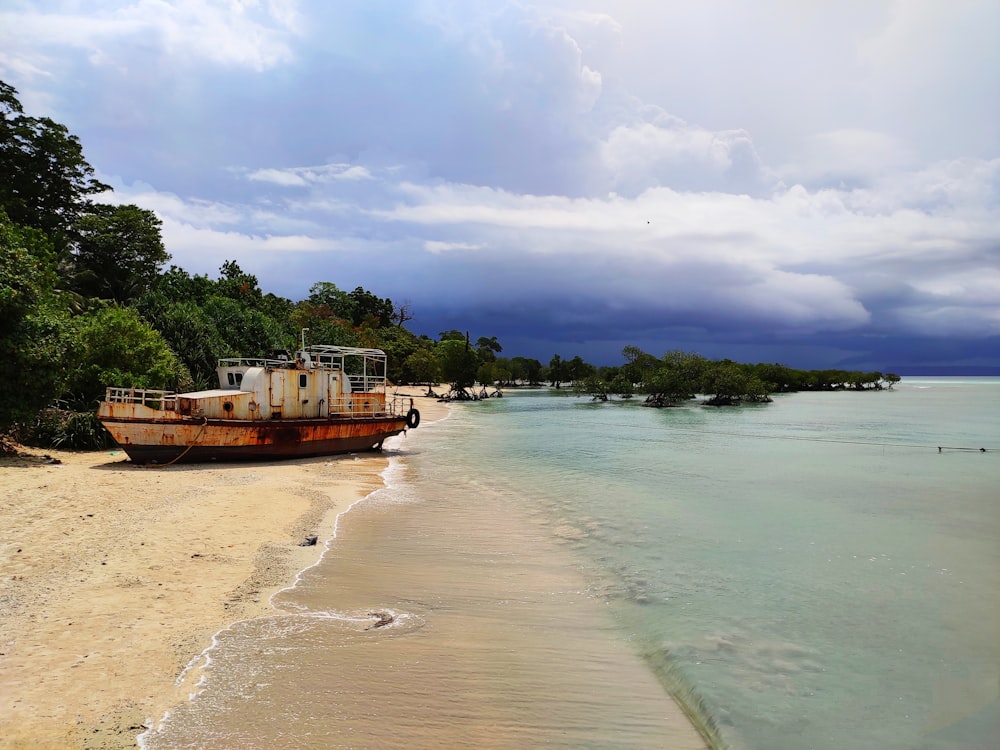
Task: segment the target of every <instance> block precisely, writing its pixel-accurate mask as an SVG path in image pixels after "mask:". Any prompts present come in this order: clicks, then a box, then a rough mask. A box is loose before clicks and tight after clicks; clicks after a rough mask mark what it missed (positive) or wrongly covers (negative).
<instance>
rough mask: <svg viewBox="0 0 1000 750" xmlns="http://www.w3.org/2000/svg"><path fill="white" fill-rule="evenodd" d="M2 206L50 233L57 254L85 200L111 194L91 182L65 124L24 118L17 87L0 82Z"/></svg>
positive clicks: (84, 207) (90, 173) (75, 140)
mask: <svg viewBox="0 0 1000 750" xmlns="http://www.w3.org/2000/svg"><path fill="white" fill-rule="evenodd" d="M0 175H2V178H0V207H2V208H3V209H5V210H6V212H7V215H8V217H9V219H10V221H11V222H13V223H14V224H17V225H19V226H24V227H32V228H34V229H40V230H42V231H43V232H45V233H46V234H47V235H49V238H50V240H51V241H52V243H53V247H54V248H55V250H56V252H57V253H61V252H62V251H63V250H64V249H65V248H66V247H68V246H69V244H70V241H71V239H72V236H73V232H74V229H75V225H76V222H77V219H78V218H79V217H80V216H81V215H82V214H83V213H85V212H86V211H87V210H88V209H89V207H90V205H91V202H90V199H89V196H91V195H95V194H97V193H103V192H105V191H108V190H110V189H111V188H110V187H109V186H108V185H105V184H103V183H101V182H99V181H98V180H97V179H95V178H94V169H93V167H91V166H90V164H88V163H87V161H86V160H85V159H84V158H83V149H82V148H81V146H80V141H79V139H78V138H77V137H76V136H75V135H70V133H69V131H68V130H67V128H66V126H65V125H60V124H59V123H57V122H55V121H53V120H51V119H49V118H47V117H29V116H27V115H25V114H24V110H23V108H22V107H21V102H20V101H19V100H18V98H17V89H15V88H14V87H13V86H10V85H9V84H7V83H4V82H3V81H0Z"/></svg>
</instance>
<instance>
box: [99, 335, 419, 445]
mask: <svg viewBox="0 0 1000 750" xmlns="http://www.w3.org/2000/svg"><path fill="white" fill-rule="evenodd" d="M216 372H217V374H218V377H219V385H218V387H217V388H213V389H211V390H205V391H194V392H191V393H174V392H173V391H165V390H155V389H154V390H151V389H142V388H125V387H118V386H111V387H109V388H108V389H107V394H106V396H105V400H104V401H102V402H101V404H100V406H99V407H98V409H97V418H98V419H99V420H100V421H101V423H102V424H103V425H104V427H105V428H106V429H107V430H108V432H110V433H111V435H112V437H114V439H115V441H116V442H117V443H118V444H119V445H120V446H121V447H122V449H123V450H124V451H125V452H126V453H127V454H128V456H129V458H131V459H132V460H133V461H134V462H135V463H139V464H153V463H155V464H168V463H178V462H185V463H189V462H195V461H247V460H268V459H283V458H306V457H310V456H326V455H331V454H335V453H352V452H355V451H366V450H378V449H380V448H381V447H382V442H383V441H384V440H385V439H386V438H388V437H392V436H393V435H398V434H399V433H401V432H403V431H404V430H406V429H414V428H416V427H417V425H418V424H419V423H420V413H419V412H418V411H417V410H416V409H415V408H413V399H407V398H404V397H400V396H395V395H392V396H390V395H389V394H388V392H387V381H386V377H385V372H386V356H385V352H383V351H382V350H380V349H361V348H355V347H344V346H323V345H320V346H310V347H306V346H305V344H304V343H303V348H302V350H300V351H298V352H296V353H295V355H294V356H291V355H288V356H283V357H280V358H275V359H268V358H257V357H254V358H226V359H221V360H219V366H218V367H217V368H216ZM407 402H408V403H407Z"/></svg>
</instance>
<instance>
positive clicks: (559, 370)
mask: <svg viewBox="0 0 1000 750" xmlns="http://www.w3.org/2000/svg"><path fill="white" fill-rule="evenodd" d="M569 377H570V376H569V372H568V369H567V367H566V363H565V362H563V358H562V357H560V356H559V355H558V354H554V355H553V356H552V359H551V360H549V371H548V380H549V382H550V383H552V386H553V387H554V388H558V387H559V386H560V385H561V384H562V382H563V381H564V380H568V379H569Z"/></svg>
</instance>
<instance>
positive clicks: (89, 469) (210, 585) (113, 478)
mask: <svg viewBox="0 0 1000 750" xmlns="http://www.w3.org/2000/svg"><path fill="white" fill-rule="evenodd" d="M401 392H402V391H401ZM420 394H421V391H420V390H414V391H413V392H412V395H414V396H416V398H415V401H416V406H417V407H418V408H419V409H420V411H421V415H422V419H423V422H424V423H425V424H426V423H427V422H429V421H434V420H436V419H439V418H441V417H442V416H444V415H445V414H446V413H447V406H445V405H443V404H439V403H437V402H436V401H435V400H433V399H427V398H421V397H420ZM397 439H398V440H402V441H405V440H406V439H407V438H406V436H401V437H400V438H397ZM402 445H403V446H404V447H405V442H404V443H403V444H402ZM45 456H49V457H51V458H46V457H45ZM386 466H387V459H386V458H385V457H383V456H381V455H379V454H377V453H371V454H352V455H347V456H336V457H328V458H317V459H302V460H295V461H287V462H273V463H270V462H269V463H241V464H226V465H206V464H202V465H190V466H188V465H177V466H171V467H164V468H147V467H141V466H135V465H133V464H132V463H131V462H129V461H128V458H127V456H125V454H124V453H122V452H120V451H101V452H88V453H73V452H62V451H41V450H35V449H31V450H24V451H23V452H22V455H20V456H18V457H7V458H0V748H3V749H4V750H6V749H8V748H10V749H13V748H107V749H109V750H114V749H118V748H132V747H135V746H136V739H135V738H136V736H137V735H138V734H140V733H141V732H142V731H143V730H144V728H145V725H146V724H147V723H148V722H150V721H151V720H153V719H155V718H158V717H159V716H161V715H162V714H163V712H164V711H165V710H166V709H168V708H169V707H171V706H173V705H175V704H177V703H179V702H181V701H184V700H185V699H186V698H187V694H186V692H185V690H186V689H187V688H183V687H178V686H177V685H176V684H175V681H176V680H177V677H178V675H180V673H181V672H182V671H183V669H184V667H185V666H186V665H187V664H188V663H189V662H190V661H191V659H192V658H193V657H195V656H197V655H198V654H199V653H200V652H201V651H202V650H203V649H204V648H205V647H206V646H208V645H209V643H210V641H211V638H212V635H213V634H214V633H216V632H218V631H219V630H220V629H222V628H224V627H226V626H228V625H230V624H232V623H234V622H237V621H240V620H244V619H247V618H253V617H257V616H260V615H263V614H270V613H271V612H272V610H271V607H270V604H269V598H270V596H271V595H272V594H273V593H274V592H275V591H277V590H279V589H281V588H283V587H285V586H287V585H289V584H290V583H291V582H292V581H293V580H294V578H295V575H296V573H297V572H298V571H300V570H302V569H303V568H306V567H308V566H309V565H312V564H313V563H314V562H315V561H316V560H317V559H318V558H319V556H320V554H321V553H322V551H323V549H324V547H323V544H322V542H323V540H324V539H326V538H328V537H329V536H330V535H331V534H332V533H333V529H334V524H335V519H336V517H337V515H339V514H340V513H341V512H343V511H344V510H346V509H347V508H348V507H350V505H351V504H353V503H354V502H356V501H357V500H360V499H361V498H363V497H365V496H366V495H368V494H370V493H371V492H372V491H374V490H376V489H378V488H379V487H380V486H382V480H381V477H380V472H382V471H383V470H384V469H385V467H386ZM313 534H316V535H318V536H319V539H320V544H318V545H316V546H300V543H301V542H302V541H304V540H305V538H306V537H307V536H310V535H313Z"/></svg>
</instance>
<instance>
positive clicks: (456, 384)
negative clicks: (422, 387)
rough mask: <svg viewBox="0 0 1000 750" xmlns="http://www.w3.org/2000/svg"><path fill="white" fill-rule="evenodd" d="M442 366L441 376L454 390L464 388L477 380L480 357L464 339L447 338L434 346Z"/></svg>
mask: <svg viewBox="0 0 1000 750" xmlns="http://www.w3.org/2000/svg"><path fill="white" fill-rule="evenodd" d="M434 355H435V356H436V357H437V359H438V363H439V364H440V366H441V377H442V378H443V379H444V380H445V382H447V383H451V387H452V389H453V390H464V389H465V388H469V387H470V386H472V385H473V384H474V383H475V382H476V374H477V372H478V370H479V358H478V357H477V356H476V352H475V351H474V350H473V349H472V347H470V346H469V345H468V344H467V343H466V342H465V341H464V340H461V341H459V340H457V339H445V340H443V341H439V342H438V343H437V345H436V346H435V347H434Z"/></svg>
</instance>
